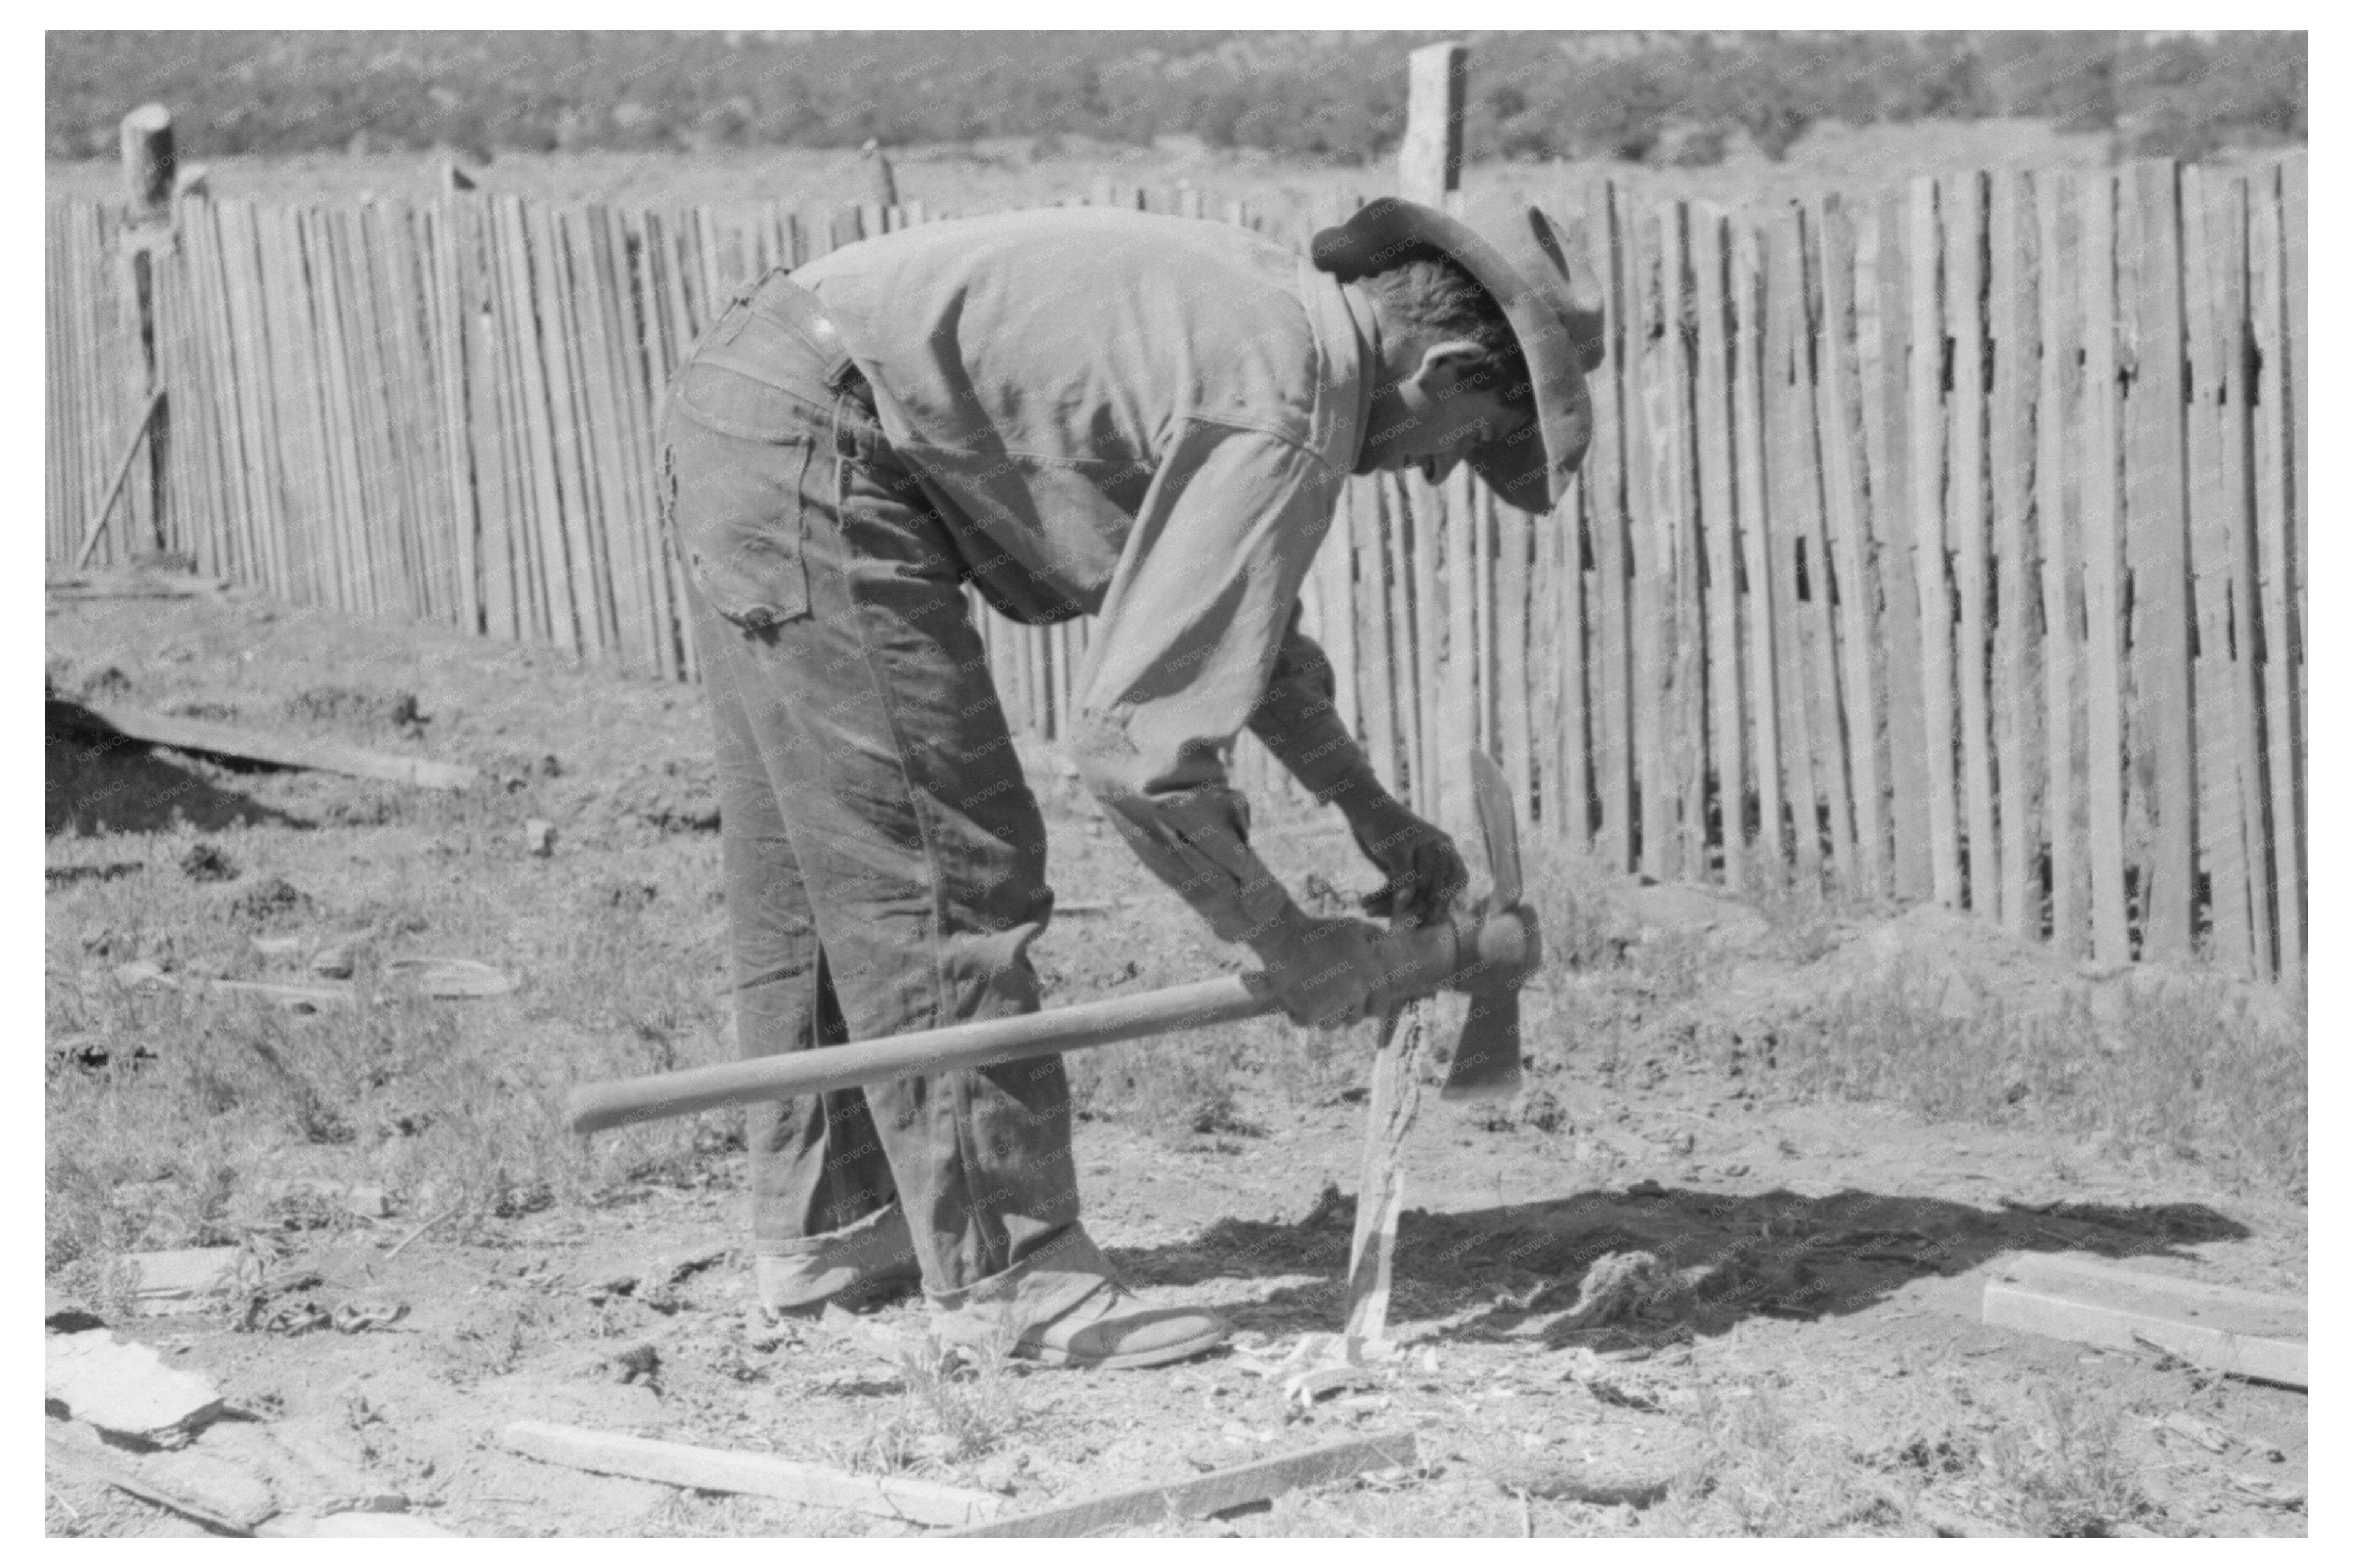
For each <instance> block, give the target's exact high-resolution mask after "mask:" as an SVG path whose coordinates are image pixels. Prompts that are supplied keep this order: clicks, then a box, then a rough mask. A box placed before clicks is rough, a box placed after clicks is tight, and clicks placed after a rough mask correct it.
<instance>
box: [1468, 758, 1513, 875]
mask: <svg viewBox="0 0 2353 1568" xmlns="http://www.w3.org/2000/svg"><path fill="white" fill-rule="evenodd" d="M1471 798H1472V802H1473V803H1474V804H1476V805H1477V806H1478V808H1479V837H1480V841H1481V842H1482V843H1483V844H1484V845H1485V846H1486V848H1487V878H1488V880H1489V881H1490V882H1492V883H1493V885H1494V892H1493V894H1492V895H1491V896H1490V901H1491V903H1492V906H1493V908H1495V909H1498V910H1508V909H1510V908H1511V907H1512V906H1513V905H1514V904H1516V903H1518V902H1519V901H1520V893H1521V890H1522V889H1521V882H1520V821H1519V817H1518V816H1517V815H1516V814H1515V813H1514V809H1513V806H1512V786H1511V783H1510V781H1509V780H1507V779H1505V778H1504V770H1503V768H1502V767H1501V766H1500V765H1499V764H1498V763H1496V761H1495V759H1494V758H1493V757H1491V756H1489V755H1488V754H1487V753H1486V752H1472V753H1471Z"/></svg>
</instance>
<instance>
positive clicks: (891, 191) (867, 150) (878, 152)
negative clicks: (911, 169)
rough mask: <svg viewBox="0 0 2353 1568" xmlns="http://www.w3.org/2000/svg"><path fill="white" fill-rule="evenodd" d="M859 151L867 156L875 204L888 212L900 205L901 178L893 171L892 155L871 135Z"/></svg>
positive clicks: (867, 168)
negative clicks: (883, 149)
mask: <svg viewBox="0 0 2353 1568" xmlns="http://www.w3.org/2000/svg"><path fill="white" fill-rule="evenodd" d="M859 151H860V153H863V154H864V155H865V158H866V177H867V180H868V181H869V183H870V184H871V185H872V187H873V196H874V205H877V206H879V207H881V209H882V210H883V211H885V212H888V211H890V210H891V209H892V207H895V206H897V205H899V179H898V176H897V175H895V174H892V172H891V155H890V154H889V153H885V152H884V151H882V143H881V142H878V141H876V140H875V139H874V138H873V137H871V136H870V137H868V138H867V139H866V145H865V146H863V147H861V148H860V149H859Z"/></svg>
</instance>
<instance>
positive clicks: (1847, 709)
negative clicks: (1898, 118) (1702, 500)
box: [1810, 196, 1887, 899]
mask: <svg viewBox="0 0 2353 1568" xmlns="http://www.w3.org/2000/svg"><path fill="white" fill-rule="evenodd" d="M1810 217H1811V219H1812V225H1813V231H1814V246H1815V253H1816V255H1817V256H1818V257H1819V258H1820V278H1821V303H1822V314H1821V320H1820V326H1819V329H1818V331H1817V332H1816V334H1815V339H1814V408H1815V414H1814V421H1815V426H1816V429H1817V431H1818V433H1819V437H1820V443H1821V455H1822V456H1821V461H1822V531H1823V536H1824V537H1823V543H1824V546H1825V549H1824V566H1823V574H1824V576H1825V577H1826V578H1827V580H1828V581H1827V585H1826V586H1825V587H1824V588H1823V589H1822V590H1820V591H1821V593H1822V594H1823V595H1824V597H1825V598H1826V599H1827V600H1828V601H1829V605H1830V613H1831V624H1832V626H1833V628H1834V631H1835V635H1836V637H1837V643H1838V655H1839V658H1838V673H1839V696H1840V710H1841V715H1842V717H1843V719H1844V739H1845V746H1844V751H1845V757H1846V771H1847V779H1848V784H1849V788H1848V791H1847V794H1846V795H1845V798H1846V800H1847V801H1848V810H1849V812H1850V813H1851V814H1852V816H1853V819H1854V864H1853V870H1852V873H1851V875H1850V882H1851V885H1852V886H1853V887H1854V888H1856V889H1859V890H1861V891H1862V893H1863V894H1864V895H1865V896H1866V897H1869V898H1873V899H1877V898H1880V897H1882V896H1883V895H1884V894H1885V893H1886V891H1887V829H1886V812H1885V808H1884V803H1883V796H1882V792H1881V787H1880V767H1879V750H1880V734H1879V730H1880V710H1879V693H1878V687H1877V682H1876V680H1875V679H1873V670H1872V649H1873V646H1874V645H1875V644H1877V643H1878V641H1879V640H1880V635H1881V634H1880V627H1879V622H1878V617H1877V616H1876V615H1875V614H1874V613H1873V602H1874V600H1875V599H1876V597H1877V595H1875V594H1873V591H1872V587H1871V575H1870V574H1869V573H1868V572H1867V571H1866V570H1865V567H1864V563H1865V562H1866V561H1867V560H1868V559H1869V545H1868V542H1867V540H1866V539H1865V537H1864V533H1863V521H1862V520H1863V514H1864V500H1863V476H1862V461H1861V454H1860V442H1859V437H1858V434H1857V428H1856V426H1857V421H1858V419H1859V417H1860V415H1859V410H1858V408H1857V403H1858V400H1859V392H1858V388H1857V384H1856V377H1857V374H1859V373H1858V371H1857V368H1856V367H1857V359H1856V344H1855V330H1856V329H1855V300H1854V225H1853V223H1852V219H1851V217H1850V216H1849V214H1848V212H1847V210H1846V208H1845V207H1844V206H1843V205H1841V203H1840V201H1839V199H1838V198H1837V197H1836V196H1828V197H1824V198H1822V199H1821V200H1820V201H1819V202H1817V203H1816V204H1814V205H1813V207H1812V208H1811V211H1810Z"/></svg>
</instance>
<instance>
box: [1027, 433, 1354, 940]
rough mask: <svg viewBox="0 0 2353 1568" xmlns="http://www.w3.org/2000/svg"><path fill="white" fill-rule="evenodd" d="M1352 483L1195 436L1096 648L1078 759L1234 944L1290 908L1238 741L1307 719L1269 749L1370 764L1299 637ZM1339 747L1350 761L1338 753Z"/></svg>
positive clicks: (1113, 812) (1119, 823) (1155, 509)
mask: <svg viewBox="0 0 2353 1568" xmlns="http://www.w3.org/2000/svg"><path fill="white" fill-rule="evenodd" d="M1343 479H1345V474H1343V473H1341V472H1339V471H1337V470H1335V468H1333V467H1332V465H1331V464H1330V463H1328V462H1326V461H1325V459H1324V458H1323V457H1322V456H1320V455H1318V454H1317V453H1315V452H1314V451H1311V450H1309V449H1308V448H1306V447H1303V446H1301V445H1300V444H1298V443H1297V442H1295V441H1292V440H1289V439H1286V438H1284V437H1281V436H1278V435H1274V434H1271V433H1269V432H1266V431H1262V430H1258V429H1253V428H1250V427H1247V426H1232V425H1227V424H1222V423H1219V422H1217V421H1215V420H1211V419H1206V418H1196V419H1191V420H1187V421H1186V422H1185V423H1184V424H1182V425H1181V426H1179V427H1178V429H1177V430H1176V433H1175V437H1174V439H1173V441H1172V442H1171V445H1170V447H1169V450H1168V451H1167V453H1166V457H1165V458H1164V460H1163V462H1162V464H1161V466H1160V468H1159V471H1158V473H1157V474H1156V475H1155V479H1154V480H1153V483H1152V487H1151V489H1150V491H1149V492H1148V493H1147V494H1146V496H1145V501H1144V505H1143V507H1142V509H1141V510H1139V512H1138V514H1137V516H1136V520H1135V526H1134V530H1133V531H1131V532H1130V534H1129V536H1128V538H1127V541H1126V546H1125V549H1124V552H1123V554H1122V558H1121V560H1120V563H1119V565H1118V568H1117V569H1116V570H1115V571H1114V573H1113V577H1112V581H1111V584H1110V585H1109V588H1108V590H1107V592H1106V594H1105V595H1104V599H1103V609H1102V614H1101V618H1100V621H1099V622H1098V625H1099V626H1100V627H1101V633H1100V635H1099V636H1098V637H1097V639H1096V641H1095V642H1094V644H1093V646H1092V647H1091V648H1090V649H1089V650H1088V663H1087V667H1086V668H1085V670H1084V671H1083V672H1082V685H1083V689H1084V695H1083V696H1082V698H1081V700H1080V702H1079V712H1078V715H1077V720H1078V722H1077V724H1076V726H1075V731H1076V732H1075V734H1074V737H1073V739H1074V742H1075V743H1074V745H1073V748H1072V749H1073V752H1074V756H1073V761H1074V762H1075V763H1076V764H1077V766H1078V768H1079V771H1080V773H1081V776H1082V778H1083V779H1084V780H1085V782H1086V784H1087V786H1088V788H1089V789H1090V790H1091V791H1092V793H1093V794H1094V795H1095V797H1096V799H1097V800H1098V801H1100V802H1101V803H1102V805H1103V810H1104V813H1105V815H1106V816H1108V817H1109V818H1110V819H1111V821H1112V823H1113V826H1115V827H1116V828H1117V830H1118V831H1119V833H1120V835H1121V837H1124V839H1125V840H1126V841H1127V843H1128V846H1129V847H1130V848H1132V849H1133V850H1134V852H1135V854H1136V856H1137V858H1139V859H1141V860H1143V861H1144V863H1145V865H1146V866H1148V867H1150V868H1152V870H1153V871H1154V873H1155V875H1157V876H1158V877H1160V878H1161V879H1162V880H1164V881H1166V882H1167V883H1168V884H1169V885H1170V886H1171V887H1173V888H1175V889H1176V890H1177V891H1178V892H1179V893H1180V894H1182V895H1183V896H1184V898H1185V899H1186V900H1187V902H1189V903H1190V904H1191V905H1192V906H1193V907H1194V908H1195V909H1196V910H1199V911H1200V912H1201V914H1202V915H1203V917H1204V918H1205V919H1207V920H1208V922H1209V925H1210V927H1211V929H1213V930H1214V931H1217V933H1218V935H1219V937H1220V938H1222V939H1224V940H1226V941H1228V942H1247V941H1250V940H1251V939H1253V938H1254V937H1255V936H1257V935H1259V934H1260V933H1261V932H1262V931H1265V930H1266V929H1268V928H1269V927H1270V926H1271V925H1272V924H1273V923H1274V922H1275V921H1278V920H1280V919H1281V918H1282V914H1283V912H1284V911H1285V910H1287V909H1288V908H1289V907H1290V904H1291V899H1290V895H1289V893H1288V892H1286V891H1285V890H1284V889H1283V887H1282V883H1281V882H1280V881H1278V880H1277V879H1275V877H1274V875H1273V874H1272V873H1271V872H1270V871H1269V870H1268V869H1267V868H1266V866H1265V865H1264V863H1263V862H1261V860H1260V859H1259V858H1258V856H1257V855H1256V854H1255V853H1254V852H1252V850H1251V849H1250V808H1249V804H1248V802H1247V801H1246V800H1245V799H1244V798H1243V796H1242V795H1240V792H1238V791H1236V790H1235V789H1233V788H1232V787H1231V786H1230V785H1229V783H1228V782H1227V777H1226V767H1225V752H1226V749H1227V748H1228V747H1229V745H1230V743H1231V742H1232V740H1233V738H1234V736H1235V734H1236V733H1238V732H1239V731H1240V730H1241V728H1242V727H1243V726H1244V725H1245V724H1254V725H1255V726H1257V727H1258V728H1259V730H1260V731H1261V734H1262V735H1263V734H1264V733H1265V732H1266V731H1269V730H1280V729H1281V728H1282V725H1283V724H1284V722H1285V721H1301V722H1303V723H1304V724H1305V725H1306V726H1307V727H1306V729H1305V730H1304V731H1303V734H1302V735H1297V736H1288V737H1287V738H1286V742H1269V743H1270V745H1273V746H1275V747H1276V749H1277V754H1278V755H1282V754H1283V752H1285V751H1286V750H1288V751H1293V752H1308V751H1313V750H1314V749H1315V747H1317V746H1319V745H1320V746H1327V747H1329V749H1328V750H1327V751H1325V752H1324V753H1323V756H1322V757H1320V758H1318V759H1316V760H1317V761H1322V760H1323V759H1324V758H1329V759H1332V763H1333V766H1334V767H1335V769H1336V770H1337V773H1335V778H1334V782H1335V783H1342V782H1345V780H1344V779H1342V778H1341V777H1340V776H1339V775H1340V774H1344V773H1346V772H1347V769H1348V764H1349V760H1350V759H1351V758H1352V757H1353V760H1354V763H1356V765H1358V766H1361V765H1362V764H1363V757H1362V755H1361V753H1359V752H1356V747H1355V743H1354V742H1353V741H1348V740H1347V738H1346V732H1345V730H1344V729H1343V728H1342V727H1341V726H1340V724H1339V721H1338V719H1337V717H1336V715H1334V714H1332V713H1331V711H1330V670H1329V666H1328V665H1325V664H1324V661H1323V659H1322V656H1321V654H1320V652H1316V651H1314V644H1313V643H1310V642H1308V641H1307V640H1306V639H1305V638H1304V637H1301V636H1299V634H1298V632H1297V627H1296V622H1295V617H1296V613H1297V605H1298V599H1299V589H1300V584H1302V583H1303V582H1304V581H1305V579H1306V575H1307V571H1308V567H1309V565H1310V564H1311V563H1312V562H1313V561H1314V556H1315V552H1316V550H1317V548H1318V547H1319V546H1320V545H1321V544H1322V542H1323V539H1324V531H1325V530H1326V529H1327V528H1328V527H1329V526H1330V524H1331V519H1332V510H1333V505H1334V502H1335V499H1336V494H1337V488H1338V486H1339V484H1340V483H1341V482H1342V480H1343ZM1319 666H1321V667H1322V668H1323V678H1322V679H1323V690H1322V692H1321V693H1320V694H1319V693H1317V692H1316V691H1315V689H1314V686H1315V674H1314V672H1315V669H1316V668H1317V667H1319ZM1279 673H1281V674H1282V675H1283V676H1284V677H1285V679H1282V680H1280V681H1278V680H1277V676H1278V674H1279ZM1271 686H1272V687H1273V688H1274V689H1273V690H1272V691H1270V687H1271ZM1270 698H1271V701H1270ZM1319 700H1320V703H1321V706H1322V710H1323V715H1322V717H1321V719H1320V720H1319V719H1317V718H1315V717H1314V713H1313V711H1312V710H1314V708H1315V707H1316V706H1317V704H1318V702H1319ZM1335 735H1337V736H1338V737H1339V739H1340V740H1342V741H1344V742H1345V746H1332V745H1331V741H1332V739H1333V737H1334V736H1335ZM1310 736H1312V737H1313V739H1307V742H1306V743H1305V744H1304V745H1301V744H1296V743H1295V742H1298V741H1300V740H1302V739H1303V738H1306V737H1310ZM1284 760H1285V763H1286V765H1287V766H1292V768H1293V772H1294V773H1297V772H1298V771H1299V768H1298V766H1297V765H1296V764H1294V763H1292V760H1291V758H1290V757H1289V756H1285V758H1284ZM1310 765H1311V770H1312V769H1313V764H1312V763H1311V764H1310ZM1368 771H1369V770H1367V772H1368ZM1302 779H1303V782H1307V778H1306V775H1304V774H1303V775H1302ZM1310 787H1311V788H1313V787H1315V786H1314V784H1310Z"/></svg>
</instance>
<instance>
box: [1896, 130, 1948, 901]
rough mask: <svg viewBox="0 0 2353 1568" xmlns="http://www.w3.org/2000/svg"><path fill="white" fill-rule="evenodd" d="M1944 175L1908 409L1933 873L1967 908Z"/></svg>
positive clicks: (1924, 228)
mask: <svg viewBox="0 0 2353 1568" xmlns="http://www.w3.org/2000/svg"><path fill="white" fill-rule="evenodd" d="M1936 220H1937V213H1936V181H1935V180H1934V179H1932V178H1930V177H1928V176H1927V175H1925V174H1924V175H1921V176H1918V177H1917V178H1915V179H1914V180H1913V182H1912V210H1911V214H1910V223H1911V240H1912V245H1911V257H1910V266H1911V278H1910V288H1909V295H1910V302H1911V306H1912V352H1911V356H1910V359H1909V362H1908V364H1907V374H1909V377H1910V381H1911V386H1910V396H1909V399H1908V405H1907V407H1906V410H1905V413H1906V416H1907V418H1908V421H1909V436H1910V443H1909V450H1908V451H1907V452H1906V454H1905V468H1906V470H1907V472H1908V475H1909V478H1910V480H1911V484H1910V493H1911V497H1912V510H1911V515H1910V520H1909V521H1910V534H1911V542H1912V566H1913V584H1914V586H1915V602H1916V603H1917V605H1918V606H1919V614H1920V620H1919V626H1920V696H1921V704H1920V711H1921V718H1922V721H1923V722H1922V735H1923V741H1924V744H1925V747H1926V754H1927V759H1928V842H1929V861H1928V867H1929V873H1930V878H1931V881H1932V883H1933V886H1934V889H1935V896H1936V901H1937V902H1938V903H1940V904H1943V905H1945V906H1947V908H1950V909H1959V908H1960V907H1961V841H1960V833H1961V828H1960V810H1959V800H1958V795H1957V789H1956V784H1955V768H1954V759H1953V691H1954V686H1953V630H1952V628H1953V616H1952V599H1951V596H1950V590H1949V589H1948V588H1947V579H1946V566H1947V562H1946V542H1945V541H1946V530H1945V397H1944V375H1945V370H1944V364H1945V310H1944V297H1943V289H1942V288H1941V287H1940V283H1941V267H1940V262H1941V258H1942V257H1943V255H1944V241H1943V237H1942V235H1941V233H1940V231H1939V227H1938V225H1937V221H1936Z"/></svg>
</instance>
